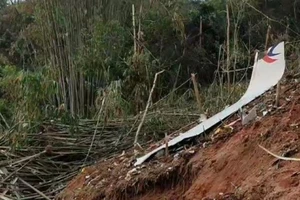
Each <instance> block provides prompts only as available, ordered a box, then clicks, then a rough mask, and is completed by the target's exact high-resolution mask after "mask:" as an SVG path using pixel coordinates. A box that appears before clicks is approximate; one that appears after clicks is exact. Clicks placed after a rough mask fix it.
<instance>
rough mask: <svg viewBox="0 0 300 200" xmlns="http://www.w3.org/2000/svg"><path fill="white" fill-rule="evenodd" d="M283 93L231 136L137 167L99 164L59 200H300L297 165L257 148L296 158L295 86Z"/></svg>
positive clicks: (118, 161) (298, 102) (299, 123)
mask: <svg viewBox="0 0 300 200" xmlns="http://www.w3.org/2000/svg"><path fill="white" fill-rule="evenodd" d="M282 91H284V92H285V95H284V96H283V95H282V97H284V99H282V101H281V105H282V107H281V108H280V109H272V111H270V112H269V113H268V114H267V115H266V116H264V117H262V118H260V119H258V120H257V121H256V122H253V123H252V124H249V125H247V126H246V127H242V125H241V123H240V122H237V123H235V124H234V125H233V126H232V127H233V130H234V131H233V132H232V133H228V132H223V133H222V132H221V133H219V134H218V135H217V136H218V137H216V139H215V140H214V141H212V142H208V143H205V144H203V143H201V142H200V143H199V144H198V145H196V146H194V147H191V148H187V149H186V150H183V151H182V152H181V153H180V154H177V155H176V156H175V157H176V158H174V156H172V157H169V158H160V159H154V160H153V161H151V162H150V163H147V164H145V165H144V166H141V167H140V168H133V167H132V166H130V164H131V163H132V162H131V161H132V160H131V156H130V154H126V155H123V156H120V157H118V158H114V159H112V160H108V161H107V162H104V163H100V164H98V165H96V166H93V167H90V168H87V169H85V170H84V172H83V173H81V174H80V175H78V177H77V178H76V179H75V180H73V181H72V182H71V183H70V184H69V186H68V187H67V188H66V189H65V190H64V191H63V193H62V194H61V195H60V196H59V198H58V199H66V200H67V199H68V200H69V199H70V200H71V199H84V200H94V199H134V200H154V199H155V200H158V199H169V200H173V199H174V200H175V199H184V200H194V199H253V200H256V199H287V200H293V199H295V200H296V199H300V185H299V181H300V162H296V161H283V160H278V159H276V158H274V157H273V156H271V155H270V154H268V153H266V152H265V151H264V150H263V149H261V148H260V147H259V145H262V146H263V147H265V148H267V149H269V150H270V151H272V152H274V153H276V154H278V155H284V156H292V157H300V154H299V153H298V150H299V149H300V140H299V136H300V94H299V88H298V85H288V86H285V87H284V88H283V89H282ZM270 99H271V100H272V99H274V97H273V94H270V95H268V96H267V97H265V98H264V100H262V99H261V100H259V102H260V103H261V102H265V104H266V105H267V106H268V104H270V101H269V100H270ZM233 120H235V119H231V121H233ZM221 136H222V137H221Z"/></svg>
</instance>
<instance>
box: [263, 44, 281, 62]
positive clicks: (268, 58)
mask: <svg viewBox="0 0 300 200" xmlns="http://www.w3.org/2000/svg"><path fill="white" fill-rule="evenodd" d="M275 47H276V46H273V47H272V48H271V49H270V51H269V52H268V53H267V55H265V56H264V58H263V60H264V61H265V62H266V63H273V62H275V61H276V60H278V59H274V58H273V57H274V56H277V55H279V54H280V53H273V51H274V49H275Z"/></svg>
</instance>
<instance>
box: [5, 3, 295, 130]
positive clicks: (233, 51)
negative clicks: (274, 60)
mask: <svg viewBox="0 0 300 200" xmlns="http://www.w3.org/2000/svg"><path fill="white" fill-rule="evenodd" d="M5 2H6V1H3V0H2V1H1V0H0V10H1V11H0V15H1V17H0V65H3V66H5V67H3V68H1V81H0V87H1V98H0V112H1V113H2V114H3V116H4V118H5V119H8V122H9V123H18V122H25V121H26V122H28V121H29V122H33V121H39V120H42V119H43V118H59V119H61V120H63V121H66V122H71V121H72V122H74V123H76V121H77V119H78V118H79V117H88V118H90V117H93V116H97V114H98V112H99V110H100V107H101V101H102V100H103V98H104V96H105V98H107V103H108V104H107V105H105V112H106V116H107V117H110V118H115V117H124V115H130V114H136V113H139V112H140V111H142V110H144V108H145V106H146V102H147V99H148V95H149V92H150V89H151V87H152V83H153V78H154V74H155V73H156V72H158V71H161V70H165V73H163V74H161V75H160V77H159V80H158V83H157V85H156V89H155V91H154V93H153V96H152V101H153V103H155V102H156V101H158V100H160V99H161V98H162V97H163V96H165V95H167V94H169V93H170V92H171V93H172V92H173V89H174V88H176V87H177V86H178V85H180V84H181V83H183V82H185V81H186V80H187V79H189V78H190V74H191V73H197V77H198V80H199V83H200V85H201V86H202V88H203V90H204V91H205V92H204V93H205V96H207V99H209V98H214V97H215V96H218V91H223V92H222V95H223V97H222V98H221V99H222V101H220V102H212V103H211V104H212V105H215V106H216V107H218V106H220V107H222V106H224V104H225V102H226V101H225V100H224V99H227V98H229V99H230V97H229V96H226V94H225V93H230V91H227V90H226V89H225V88H223V82H225V81H227V80H226V79H224V77H225V76H224V75H225V73H224V72H223V70H224V69H226V67H227V66H226V64H225V63H226V62H224V61H225V60H226V56H227V52H226V28H227V19H226V3H227V4H228V6H229V11H230V13H229V14H230V24H231V26H230V52H229V53H230V61H231V65H230V68H231V69H233V70H234V69H239V68H245V67H247V66H250V65H251V61H252V60H253V58H252V57H253V55H251V52H253V50H254V49H261V50H263V48H264V44H265V36H266V30H267V27H268V25H271V26H272V31H271V32H272V34H271V43H274V42H276V41H278V40H282V39H289V40H291V41H292V40H295V41H296V40H297V39H299V34H298V31H299V30H300V26H299V23H297V22H298V21H299V20H300V18H299V17H300V13H299V9H297V8H299V6H300V4H299V3H297V2H296V1H295V3H294V4H292V3H291V4H286V3H284V0H275V1H259V0H245V1H240V0H230V1H224V0H207V1H189V0H173V1H169V0H162V1H136V0H130V1H119V0H99V1H94V0H87V1H81V0H75V1H74V0H65V1H61V0H41V1H23V2H20V3H18V4H16V5H9V6H6V5H5V4H4V3H5ZM132 4H134V5H135V11H136V12H135V23H136V27H135V29H136V32H137V35H138V39H136V43H137V50H136V51H134V39H133V25H132V13H131V12H132ZM298 4H299V5H298ZM266 16H268V17H266ZM200 18H202V23H203V24H202V25H203V27H202V28H203V34H202V42H201V46H200V42H199V39H200V36H199V32H200V30H199V26H200V24H199V23H200ZM271 18H272V19H274V20H270V19H271ZM287 26H288V27H287ZM138 31H141V32H138ZM269 45H271V44H269ZM247 74H249V72H248V71H241V72H234V73H232V77H233V78H232V79H233V81H237V82H240V80H245V79H246V78H245V77H247ZM233 81H232V82H233ZM212 83H213V84H214V85H213V86H210V87H209V85H211V84H212ZM205 86H207V87H205ZM211 87H214V88H219V89H216V90H214V91H213V90H212V88H211ZM190 88H191V85H188V84H185V85H184V87H182V88H180V90H179V91H178V93H176V95H175V96H172V101H174V102H168V104H169V105H174V106H179V102H180V103H184V102H189V100H190V99H193V97H192V92H191V90H190ZM207 88H208V89H207ZM233 88H235V86H233ZM206 90H207V92H206ZM99 91H101V92H99ZM210 95H213V96H214V97H213V96H210ZM178 96H179V97H182V98H179V99H180V101H178V102H176V97H178ZM217 99H218V98H214V100H217ZM192 101H194V100H192ZM208 102H211V101H210V100H207V101H206V104H205V107H209V106H208V104H210V103H208ZM7 105H9V106H7ZM210 110H212V109H210ZM215 110H217V109H215ZM2 121H3V119H2ZM2 126H3V123H2Z"/></svg>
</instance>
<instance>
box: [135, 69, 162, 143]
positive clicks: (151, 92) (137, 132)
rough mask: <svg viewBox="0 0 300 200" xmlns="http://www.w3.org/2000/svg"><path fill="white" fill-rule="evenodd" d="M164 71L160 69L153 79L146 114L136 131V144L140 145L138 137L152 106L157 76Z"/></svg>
mask: <svg viewBox="0 0 300 200" xmlns="http://www.w3.org/2000/svg"><path fill="white" fill-rule="evenodd" d="M163 72H164V70H162V71H160V72H157V73H156V74H155V76H154V81H153V85H152V88H151V91H150V94H149V97H148V101H147V105H146V109H145V111H144V114H143V117H142V120H141V122H140V124H139V126H138V129H137V131H136V133H135V138H134V146H140V145H139V144H138V137H139V134H140V131H141V128H142V126H143V124H144V121H145V118H146V115H147V112H148V109H149V106H150V102H151V99H152V94H153V92H154V88H155V85H156V82H157V77H158V75H160V74H162V73H163Z"/></svg>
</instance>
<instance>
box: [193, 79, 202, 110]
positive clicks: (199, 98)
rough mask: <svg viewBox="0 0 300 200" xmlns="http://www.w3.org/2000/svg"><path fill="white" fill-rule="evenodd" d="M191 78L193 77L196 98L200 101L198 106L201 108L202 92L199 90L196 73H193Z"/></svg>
mask: <svg viewBox="0 0 300 200" xmlns="http://www.w3.org/2000/svg"><path fill="white" fill-rule="evenodd" d="M191 79H192V82H193V85H194V92H195V96H196V100H197V103H198V107H199V109H201V108H202V104H201V97H200V92H199V89H198V84H197V80H196V76H195V74H191Z"/></svg>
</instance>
